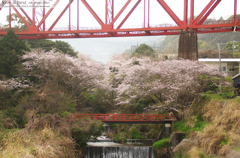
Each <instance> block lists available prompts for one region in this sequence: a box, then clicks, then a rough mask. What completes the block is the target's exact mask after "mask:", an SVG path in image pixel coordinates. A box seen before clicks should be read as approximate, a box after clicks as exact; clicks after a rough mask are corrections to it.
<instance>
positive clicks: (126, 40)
mask: <svg viewBox="0 0 240 158" xmlns="http://www.w3.org/2000/svg"><path fill="white" fill-rule="evenodd" d="M163 38H164V36H144V37H111V38H83V39H80V38H76V39H64V40H63V41H65V42H68V43H69V44H70V45H71V46H72V47H73V48H74V50H75V51H78V52H79V53H82V54H85V55H89V56H90V57H91V58H92V59H94V60H96V61H100V62H102V63H107V62H108V61H109V60H110V57H111V56H112V55H114V54H121V53H123V52H125V51H126V50H129V49H130V50H131V45H135V46H137V45H140V44H142V43H145V44H148V45H150V46H154V43H155V46H157V45H159V43H160V41H161V40H162V39H163ZM61 40H62V39H61Z"/></svg>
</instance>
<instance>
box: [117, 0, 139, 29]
mask: <svg viewBox="0 0 240 158" xmlns="http://www.w3.org/2000/svg"><path fill="white" fill-rule="evenodd" d="M141 1H142V0H138V1H137V3H136V4H135V5H134V6H133V8H132V9H131V10H130V12H129V13H128V14H127V15H126V17H125V18H124V19H123V21H122V22H121V23H120V24H119V25H118V27H117V29H120V28H121V27H122V25H123V24H124V23H125V22H126V20H127V19H128V17H129V16H130V15H131V14H132V12H133V11H134V10H135V9H136V7H137V6H138V4H139V3H140V2H141Z"/></svg>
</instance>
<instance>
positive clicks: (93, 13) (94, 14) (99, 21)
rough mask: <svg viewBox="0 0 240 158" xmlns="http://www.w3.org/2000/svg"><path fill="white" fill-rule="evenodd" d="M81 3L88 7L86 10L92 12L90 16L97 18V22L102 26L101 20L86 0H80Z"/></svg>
mask: <svg viewBox="0 0 240 158" xmlns="http://www.w3.org/2000/svg"><path fill="white" fill-rule="evenodd" d="M81 1H82V3H83V4H84V5H85V6H86V8H87V9H88V11H89V12H90V13H91V14H92V16H93V17H94V18H95V19H96V20H97V22H98V23H99V24H100V25H101V26H103V25H104V23H103V22H102V20H101V19H100V18H99V17H98V15H97V14H96V13H95V12H94V10H93V9H92V8H91V7H90V5H89V4H88V3H87V2H86V0H81Z"/></svg>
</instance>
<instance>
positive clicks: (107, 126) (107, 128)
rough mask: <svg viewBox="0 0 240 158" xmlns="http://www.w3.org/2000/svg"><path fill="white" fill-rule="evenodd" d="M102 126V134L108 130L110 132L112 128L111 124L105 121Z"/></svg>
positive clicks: (105, 133)
mask: <svg viewBox="0 0 240 158" xmlns="http://www.w3.org/2000/svg"><path fill="white" fill-rule="evenodd" d="M103 126H104V127H105V128H104V131H103V133H102V135H107V133H108V132H112V130H113V129H112V127H111V126H109V124H107V123H105V124H104V125H103Z"/></svg>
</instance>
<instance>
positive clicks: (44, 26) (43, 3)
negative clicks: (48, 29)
mask: <svg viewBox="0 0 240 158" xmlns="http://www.w3.org/2000/svg"><path fill="white" fill-rule="evenodd" d="M43 17H45V0H43V16H42V19H43ZM37 28H39V27H38V26H37ZM43 31H45V20H44V22H43Z"/></svg>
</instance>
